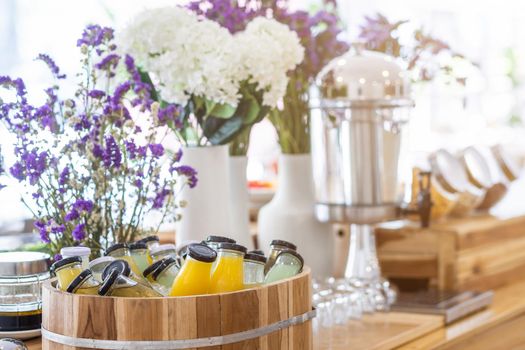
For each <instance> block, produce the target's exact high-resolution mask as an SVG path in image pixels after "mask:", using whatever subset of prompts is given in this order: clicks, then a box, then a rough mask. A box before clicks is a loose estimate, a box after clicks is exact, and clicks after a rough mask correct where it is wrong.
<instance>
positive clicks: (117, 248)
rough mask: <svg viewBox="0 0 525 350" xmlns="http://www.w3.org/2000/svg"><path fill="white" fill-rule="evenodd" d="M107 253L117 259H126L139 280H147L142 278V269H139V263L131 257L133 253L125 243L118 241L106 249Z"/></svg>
mask: <svg viewBox="0 0 525 350" xmlns="http://www.w3.org/2000/svg"><path fill="white" fill-rule="evenodd" d="M106 255H108V256H111V257H113V258H115V259H121V260H124V261H126V262H127V263H128V264H129V267H130V268H131V271H133V274H134V275H135V276H136V278H137V282H140V281H141V280H142V282H145V280H144V279H143V278H142V271H141V270H140V269H139V267H138V266H137V264H135V261H134V260H133V258H132V257H131V253H130V251H129V247H128V246H127V244H125V243H117V244H114V245H112V246H111V247H109V248H108V249H106Z"/></svg>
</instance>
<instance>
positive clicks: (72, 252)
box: [60, 246, 91, 257]
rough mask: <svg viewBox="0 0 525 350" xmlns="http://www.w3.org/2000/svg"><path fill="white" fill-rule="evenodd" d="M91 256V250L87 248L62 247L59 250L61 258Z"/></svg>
mask: <svg viewBox="0 0 525 350" xmlns="http://www.w3.org/2000/svg"><path fill="white" fill-rule="evenodd" d="M90 254H91V249H89V248H88V247H80V246H78V247H64V248H62V249H60V255H62V256H63V257H68V256H89V255H90Z"/></svg>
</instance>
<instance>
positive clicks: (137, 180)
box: [134, 179, 144, 188]
mask: <svg viewBox="0 0 525 350" xmlns="http://www.w3.org/2000/svg"><path fill="white" fill-rule="evenodd" d="M134 184H135V186H137V187H138V188H142V186H143V184H144V183H143V182H142V180H141V179H136V180H135V182H134Z"/></svg>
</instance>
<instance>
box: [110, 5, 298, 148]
mask: <svg viewBox="0 0 525 350" xmlns="http://www.w3.org/2000/svg"><path fill="white" fill-rule="evenodd" d="M120 43H121V46H122V49H123V51H124V52H126V53H130V54H131V55H133V56H134V57H135V58H136V59H137V64H138V65H139V67H140V69H141V70H143V72H144V73H143V74H142V75H143V81H145V82H147V83H149V84H150V86H151V88H152V90H154V92H155V93H154V96H155V98H156V100H157V101H159V102H160V104H161V109H160V110H159V120H160V121H161V122H162V123H165V124H166V125H167V126H169V127H170V128H172V129H173V130H175V133H176V135H177V136H178V139H179V140H180V141H181V142H182V143H183V144H184V145H186V146H206V145H222V144H227V143H229V142H231V141H232V140H234V139H235V138H236V137H239V135H241V134H244V135H245V136H246V134H247V133H248V132H249V129H250V128H251V126H252V125H253V124H254V123H256V122H258V121H260V120H261V119H262V118H264V117H265V116H266V114H267V113H268V111H269V110H270V109H272V108H274V107H275V106H276V104H277V101H278V100H279V99H280V98H281V97H282V95H283V94H284V93H285V90H286V85H287V82H288V77H287V75H286V73H287V72H288V71H289V70H291V69H293V68H294V67H295V66H296V65H297V64H298V63H300V62H301V61H302V59H303V48H302V47H301V45H300V43H299V39H298V37H297V35H296V34H295V33H294V32H292V31H290V30H289V29H288V28H287V27H286V26H284V25H282V24H280V23H278V22H276V21H274V20H271V19H267V18H263V17H260V18H254V19H253V20H252V21H251V22H250V23H249V24H248V25H247V26H246V28H245V30H243V31H241V32H238V33H236V34H235V35H234V34H232V33H230V32H229V31H228V29H226V28H224V27H221V26H220V25H219V24H218V23H216V22H214V21H211V20H207V19H203V18H200V17H199V16H198V15H197V14H195V13H193V12H191V11H189V10H188V9H185V8H181V7H168V8H159V9H153V10H147V11H145V12H143V13H141V14H139V15H138V16H137V17H136V18H135V19H134V20H133V21H132V22H131V23H130V24H129V25H128V26H127V27H126V28H125V29H124V31H123V32H122V34H121V36H120ZM242 144H243V143H241V145H239V149H236V150H235V149H234V153H243V152H244V153H245V152H246V149H245V147H243V146H242Z"/></svg>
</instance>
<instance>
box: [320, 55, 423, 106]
mask: <svg viewBox="0 0 525 350" xmlns="http://www.w3.org/2000/svg"><path fill="white" fill-rule="evenodd" d="M316 86H317V88H318V89H319V96H318V101H312V102H313V103H314V104H315V102H317V103H319V104H320V106H321V107H323V106H326V105H329V106H333V104H334V103H336V102H337V103H339V104H340V105H341V107H343V106H344V105H345V104H347V105H348V107H350V106H351V107H356V106H357V107H403V106H412V105H413V101H412V99H411V98H410V80H409V77H408V73H407V72H406V71H405V70H404V69H403V68H402V67H401V66H400V65H399V64H398V63H397V62H396V59H395V58H394V57H392V56H389V55H386V54H383V53H380V52H375V51H367V50H364V49H362V48H361V47H360V46H358V45H354V46H353V48H351V49H350V50H349V51H348V52H347V53H345V54H343V55H342V56H340V57H337V58H335V59H333V60H332V61H331V62H330V63H328V65H326V67H324V68H323V70H321V72H320V73H319V75H318V76H317V79H316ZM312 107H315V106H312Z"/></svg>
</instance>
